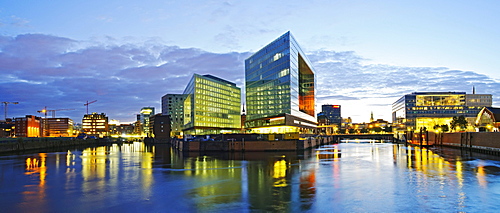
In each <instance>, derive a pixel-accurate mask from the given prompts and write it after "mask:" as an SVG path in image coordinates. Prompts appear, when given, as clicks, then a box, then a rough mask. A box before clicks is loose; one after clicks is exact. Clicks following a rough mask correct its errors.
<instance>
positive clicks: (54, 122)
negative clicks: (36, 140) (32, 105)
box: [42, 118, 75, 137]
mask: <svg viewBox="0 0 500 213" xmlns="http://www.w3.org/2000/svg"><path fill="white" fill-rule="evenodd" d="M42 126H43V133H44V135H43V137H73V136H74V135H75V134H74V132H73V120H71V119H70V118H43V119H42Z"/></svg>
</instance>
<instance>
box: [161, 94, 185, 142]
mask: <svg viewBox="0 0 500 213" xmlns="http://www.w3.org/2000/svg"><path fill="white" fill-rule="evenodd" d="M187 96H188V95H185V94H166V95H164V96H163V97H162V98H161V107H162V114H163V115H169V116H170V125H171V131H170V136H171V137H179V138H181V137H182V134H183V133H182V129H184V101H185V100H186V97H187Z"/></svg>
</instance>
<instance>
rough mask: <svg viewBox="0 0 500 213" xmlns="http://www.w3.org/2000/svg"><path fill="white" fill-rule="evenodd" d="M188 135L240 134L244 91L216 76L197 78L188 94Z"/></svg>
mask: <svg viewBox="0 0 500 213" xmlns="http://www.w3.org/2000/svg"><path fill="white" fill-rule="evenodd" d="M184 95H186V98H185V100H184V129H183V131H184V134H185V135H208V134H220V133H238V132H240V130H241V114H240V110H241V89H240V88H239V87H237V86H236V84H234V83H232V82H229V81H226V80H224V79H221V78H218V77H215V76H212V75H198V74H194V75H193V77H192V78H191V80H190V81H189V83H188V85H187V86H186V89H185V90H184Z"/></svg>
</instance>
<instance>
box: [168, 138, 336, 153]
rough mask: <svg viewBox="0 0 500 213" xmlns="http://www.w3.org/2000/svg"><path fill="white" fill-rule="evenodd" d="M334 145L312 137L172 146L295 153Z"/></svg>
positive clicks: (177, 144)
mask: <svg viewBox="0 0 500 213" xmlns="http://www.w3.org/2000/svg"><path fill="white" fill-rule="evenodd" d="M331 143H333V137H310V138H308V139H305V140H273V141H245V140H225V141H182V140H175V141H172V145H173V146H174V147H176V148H177V149H178V150H180V151H188V152H199V151H223V152H231V151H295V150H306V149H309V148H314V147H318V146H321V145H326V144H331Z"/></svg>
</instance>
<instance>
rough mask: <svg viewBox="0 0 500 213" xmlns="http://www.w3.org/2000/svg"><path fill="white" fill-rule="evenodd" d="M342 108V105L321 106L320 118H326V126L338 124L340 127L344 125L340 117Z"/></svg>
mask: <svg viewBox="0 0 500 213" xmlns="http://www.w3.org/2000/svg"><path fill="white" fill-rule="evenodd" d="M340 113H341V107H340V105H329V104H327V105H321V112H320V113H318V117H319V116H320V115H323V116H325V119H326V122H324V123H325V124H326V125H329V124H337V125H340V124H341V123H342V117H341V115H340Z"/></svg>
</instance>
